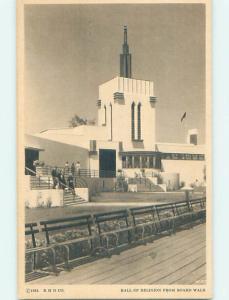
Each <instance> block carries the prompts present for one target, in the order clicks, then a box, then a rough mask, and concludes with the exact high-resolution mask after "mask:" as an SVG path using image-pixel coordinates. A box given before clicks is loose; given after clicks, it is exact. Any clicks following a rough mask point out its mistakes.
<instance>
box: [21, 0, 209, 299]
mask: <svg viewBox="0 0 229 300" xmlns="http://www.w3.org/2000/svg"><path fill="white" fill-rule="evenodd" d="M17 4H18V6H17V92H18V93H17V131H18V132H17V133H18V142H17V147H18V156H17V157H18V184H17V187H18V276H19V277H18V284H19V287H18V290H19V297H20V298H21V299H55V298H58V299H61V298H62V299H72V298H74V299H102V298H103V299H149V298H150V299H156V298H164V299H165V298H176V299H179V298H182V299H184V298H188V299H201V298H202V299H209V298H210V297H211V295H212V294H211V293H212V278H211V277H212V273H211V272H212V270H211V268H212V267H211V264H212V256H211V241H212V232H211V201H212V197H211V189H212V186H211V94H210V90H211V80H210V78H211V65H210V59H211V55H210V54H211V52H210V50H211V49H210V37H211V34H210V1H207V0H206V1H174V2H173V1H147V2H145V3H144V2H140V1H139V2H138V1H120V2H119V3H117V2H114V1H107V2H104V3H102V2H101V3H100V2H96V1H71V2H69V1H59V2H55V1H47V3H46V1H42V2H41V1H40V2H39V1H18V3H17Z"/></svg>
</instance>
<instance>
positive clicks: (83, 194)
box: [75, 188, 89, 201]
mask: <svg viewBox="0 0 229 300" xmlns="http://www.w3.org/2000/svg"><path fill="white" fill-rule="evenodd" d="M75 192H76V194H77V195H78V196H80V197H81V198H82V199H84V200H86V201H88V200H89V192H88V188H75Z"/></svg>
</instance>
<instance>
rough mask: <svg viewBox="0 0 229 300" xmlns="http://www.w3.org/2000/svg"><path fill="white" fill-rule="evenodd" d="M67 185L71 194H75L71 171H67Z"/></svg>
mask: <svg viewBox="0 0 229 300" xmlns="http://www.w3.org/2000/svg"><path fill="white" fill-rule="evenodd" d="M68 187H69V189H70V190H71V191H72V194H73V195H75V186H74V179H73V176H72V173H69V176H68Z"/></svg>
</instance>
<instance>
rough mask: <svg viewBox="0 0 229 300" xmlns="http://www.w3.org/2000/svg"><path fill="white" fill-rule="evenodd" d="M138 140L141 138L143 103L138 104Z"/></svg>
mask: <svg viewBox="0 0 229 300" xmlns="http://www.w3.org/2000/svg"><path fill="white" fill-rule="evenodd" d="M138 140H141V103H139V104H138Z"/></svg>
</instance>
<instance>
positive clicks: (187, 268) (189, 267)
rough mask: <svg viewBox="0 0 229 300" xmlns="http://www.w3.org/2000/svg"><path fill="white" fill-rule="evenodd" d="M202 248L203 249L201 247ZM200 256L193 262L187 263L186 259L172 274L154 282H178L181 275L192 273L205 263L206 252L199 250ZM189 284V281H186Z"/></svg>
mask: <svg viewBox="0 0 229 300" xmlns="http://www.w3.org/2000/svg"><path fill="white" fill-rule="evenodd" d="M201 250H202V249H201ZM198 252H199V253H198V254H199V256H198V258H194V259H193V260H192V261H191V262H188V263H185V260H184V262H183V263H184V265H183V266H181V267H180V268H179V269H177V270H175V271H174V272H173V271H172V272H171V273H170V274H168V275H166V276H164V277H163V278H160V279H158V280H156V281H154V282H152V283H153V284H176V282H177V280H178V279H179V278H180V277H181V276H185V275H187V274H190V273H192V272H193V271H195V270H196V269H198V268H199V267H200V266H202V265H203V264H205V254H204V253H203V251H198ZM185 284H187V283H185Z"/></svg>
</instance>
